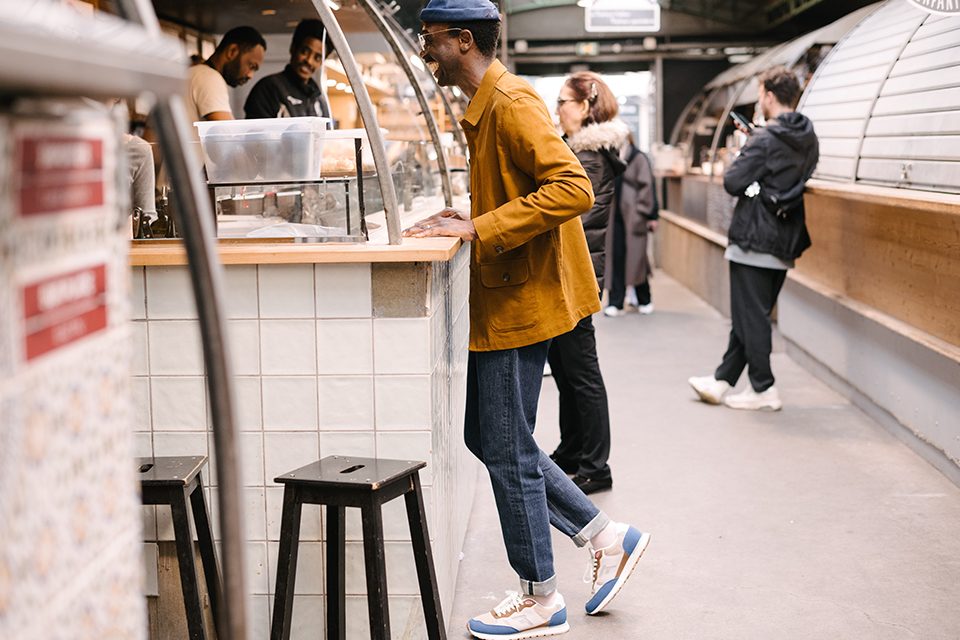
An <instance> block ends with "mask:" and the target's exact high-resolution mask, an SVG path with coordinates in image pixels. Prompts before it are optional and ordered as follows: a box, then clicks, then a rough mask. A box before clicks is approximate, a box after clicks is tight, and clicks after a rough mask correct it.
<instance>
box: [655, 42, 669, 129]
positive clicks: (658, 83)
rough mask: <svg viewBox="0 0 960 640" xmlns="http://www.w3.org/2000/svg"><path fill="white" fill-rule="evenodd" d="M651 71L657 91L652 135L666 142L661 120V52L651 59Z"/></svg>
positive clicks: (663, 124)
mask: <svg viewBox="0 0 960 640" xmlns="http://www.w3.org/2000/svg"><path fill="white" fill-rule="evenodd" d="M653 73H654V78H655V80H656V87H655V88H656V91H657V96H656V98H657V118H656V120H655V122H656V131H655V133H654V137H655V138H656V140H657V142H666V140H664V128H665V127H666V122H664V120H663V54H662V53H658V54H657V57H656V58H654V60H653Z"/></svg>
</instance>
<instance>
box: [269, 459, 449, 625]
mask: <svg viewBox="0 0 960 640" xmlns="http://www.w3.org/2000/svg"><path fill="white" fill-rule="evenodd" d="M425 466H427V465H426V463H425V462H411V461H406V460H385V459H377V458H348V457H342V456H328V457H326V458H323V459H321V460H318V461H317V462H314V463H312V464H308V465H307V466H305V467H301V468H299V469H297V470H295V471H291V472H290V473H286V474H284V475H282V476H280V477H278V478H276V479H275V482H279V483H281V484H283V485H284V491H283V518H282V522H281V526H280V545H279V546H280V548H279V553H278V561H277V585H276V594H275V600H274V606H273V624H272V626H271V634H270V637H271V639H272V640H288V639H289V637H290V624H291V616H292V613H293V591H294V581H295V579H296V575H297V550H298V546H299V538H300V514H301V512H302V507H303V505H304V504H321V505H326V515H327V525H326V539H327V576H326V584H327V639H328V640H342V639H343V638H345V637H346V636H345V634H346V615H345V614H346V609H345V605H346V597H345V596H346V594H345V591H346V589H345V574H346V563H345V537H346V536H345V528H344V524H345V519H346V509H345V508H346V507H358V508H359V509H360V514H361V520H362V522H363V552H364V565H365V569H366V575H367V607H368V609H369V614H370V635H371V637H372V638H375V639H378V640H380V639H382V640H389V639H390V613H389V605H388V602H387V573H386V563H385V556H384V547H383V515H382V512H381V506H382V505H383V504H384V503H385V502H388V501H390V500H393V499H394V498H399V497H400V496H403V497H404V500H405V502H406V508H407V520H408V522H409V525H410V537H411V539H412V541H413V557H414V560H415V562H416V566H417V579H418V581H419V584H420V599H421V601H422V603H423V614H424V619H425V621H426V630H427V636H428V637H429V638H430V640H440V639H442V638H446V630H445V629H444V626H443V613H442V612H441V610H440V594H439V591H438V588H437V578H436V572H435V570H434V566H433V554H432V552H431V550H430V536H429V535H428V532H427V518H426V512H425V510H424V507H423V492H422V490H421V488H420V473H419V471H420V469H422V468H423V467H425Z"/></svg>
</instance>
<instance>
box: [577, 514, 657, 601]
mask: <svg viewBox="0 0 960 640" xmlns="http://www.w3.org/2000/svg"><path fill="white" fill-rule="evenodd" d="M616 527H617V541H616V542H614V543H613V544H611V545H610V546H609V547H606V548H604V549H590V555H591V564H592V566H591V569H590V570H591V571H592V573H593V580H592V588H591V591H590V593H591V594H592V596H591V598H590V600H588V601H587V604H586V606H585V607H584V608H585V609H586V611H587V615H591V616H592V615H594V614H597V613H600V612H601V611H603V608H604V607H606V606H607V605H608V604H610V601H611V600H613V598H614V597H615V596H616V595H617V593H619V592H620V589H621V588H622V587H623V585H624V583H625V582H626V581H627V578H629V577H630V574H631V573H632V572H633V568H634V567H636V566H637V562H639V561H640V556H642V555H643V551H644V549H646V548H647V545H648V544H650V534H649V533H643V532H641V531H639V530H637V529H635V528H634V527H631V526H630V525H627V524H622V523H621V524H617V525H616Z"/></svg>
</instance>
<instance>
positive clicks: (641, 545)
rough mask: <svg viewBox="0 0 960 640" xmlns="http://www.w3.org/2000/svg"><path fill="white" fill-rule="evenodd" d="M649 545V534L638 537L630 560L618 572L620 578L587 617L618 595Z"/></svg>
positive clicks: (597, 611) (595, 613)
mask: <svg viewBox="0 0 960 640" xmlns="http://www.w3.org/2000/svg"><path fill="white" fill-rule="evenodd" d="M649 544H650V534H649V533H644V534H642V535H641V536H640V539H639V540H638V541H637V546H636V547H634V549H633V553H632V554H630V558H629V559H628V560H627V564H626V566H625V567H624V568H623V571H621V572H620V576H619V577H617V581H616V582H615V583H614V584H613V588H612V589H610V593H608V594H607V597H606V598H604V599H603V600H601V601H600V604H598V605H597V606H596V608H594V610H593V611H589V610H588V611H587V615H588V616H594V615H597V614H598V613H600V612H601V611H603V609H604V607H606V606H607V605H608V604H610V602H611V601H612V600H613V599H614V598H615V597H616V596H617V594H618V593H620V589H622V588H623V585H624V584H626V582H627V578H629V577H630V574H632V573H633V570H634V569H635V568H636V566H637V563H638V562H640V558H641V557H642V556H643V552H644V551H646V550H647V545H649Z"/></svg>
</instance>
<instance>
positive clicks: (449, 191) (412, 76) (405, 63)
mask: <svg viewBox="0 0 960 640" xmlns="http://www.w3.org/2000/svg"><path fill="white" fill-rule="evenodd" d="M360 4H362V5H363V8H364V9H365V10H366V12H367V13H368V14H369V15H370V18H371V19H373V22H374V24H376V25H377V29H379V30H380V33H382V34H383V37H384V38H386V39H387V42H389V43H390V48H391V49H393V54H394V55H395V56H396V57H397V62H399V63H400V67H401V68H402V69H403V72H404V73H405V74H406V76H407V80H408V81H409V82H410V84H411V86H413V92H414V93H415V94H416V96H417V102H418V103H419V104H420V111H422V112H423V118H424V120H426V122H427V129H429V130H430V137H431V138H432V139H433V147H434V149H436V151H437V165H438V166H439V168H440V183H441V185H442V186H443V202H444V205H445V206H447V207H452V206H453V188H452V187H451V186H450V170H449V169H448V168H447V156H446V155H445V154H444V153H443V144H441V142H440V129H439V128H438V127H437V121H436V119H435V118H434V117H433V110H432V109H430V103H429V102H427V96H426V95H425V94H424V92H423V87H422V86H420V81H419V80H417V75H416V73H415V72H414V70H413V67H412V66H411V65H410V61H409V60H407V58H406V53H407V52H404V50H403V47H401V46H400V41H399V39H398V38H397V35H396V34H395V33H394V32H393V30H392V29H391V28H390V25H388V24H387V21H386V20H385V19H384V17H383V14H381V13H380V10H379V9H377V8H376V7H375V6H373V0H363V1H362V2H361V3H360Z"/></svg>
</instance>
